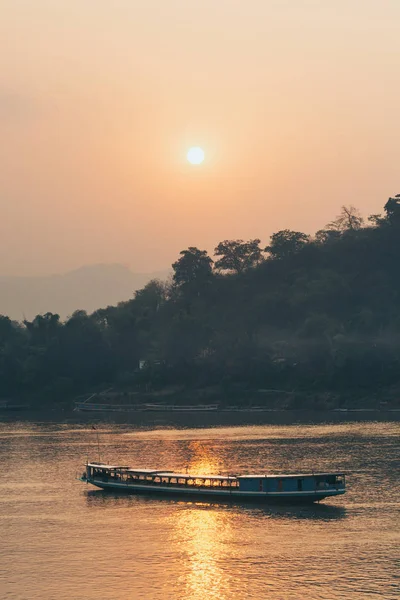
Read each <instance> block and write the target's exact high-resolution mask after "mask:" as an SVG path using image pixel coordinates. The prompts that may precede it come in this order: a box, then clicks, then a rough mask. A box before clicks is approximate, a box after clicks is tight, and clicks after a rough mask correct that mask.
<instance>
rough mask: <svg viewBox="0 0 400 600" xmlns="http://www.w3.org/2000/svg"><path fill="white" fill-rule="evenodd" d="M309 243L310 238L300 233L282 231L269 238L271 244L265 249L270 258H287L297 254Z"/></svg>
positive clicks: (287, 230)
mask: <svg viewBox="0 0 400 600" xmlns="http://www.w3.org/2000/svg"><path fill="white" fill-rule="evenodd" d="M309 241H310V236H308V235H307V234H305V233H301V232H300V231H290V230H289V229H283V230H282V231H278V232H277V233H274V234H273V235H272V236H271V243H270V245H269V246H267V247H266V248H265V252H269V253H270V254H271V256H272V258H278V259H282V258H288V257H289V256H293V255H294V254H297V253H298V252H300V250H302V248H304V246H306V245H307V244H308V243H309Z"/></svg>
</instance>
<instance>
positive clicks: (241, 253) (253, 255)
mask: <svg viewBox="0 0 400 600" xmlns="http://www.w3.org/2000/svg"><path fill="white" fill-rule="evenodd" d="M259 244H260V240H259V239H255V240H249V241H248V242H244V241H243V240H225V241H224V242H220V243H219V244H218V246H217V247H216V248H215V250H214V253H215V256H221V258H220V259H219V260H217V261H216V262H215V267H216V268H217V269H219V270H221V271H234V272H235V273H243V271H246V270H247V269H249V268H251V267H255V266H256V265H258V264H259V263H260V262H261V261H262V250H261V248H260V246H259Z"/></svg>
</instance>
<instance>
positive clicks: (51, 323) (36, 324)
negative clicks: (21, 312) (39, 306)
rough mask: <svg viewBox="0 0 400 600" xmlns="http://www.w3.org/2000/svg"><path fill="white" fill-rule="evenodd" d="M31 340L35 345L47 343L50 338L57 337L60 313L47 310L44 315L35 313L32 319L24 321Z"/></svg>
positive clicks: (59, 327)
mask: <svg viewBox="0 0 400 600" xmlns="http://www.w3.org/2000/svg"><path fill="white" fill-rule="evenodd" d="M24 325H25V327H26V328H27V330H28V332H29V334H30V336H31V340H32V342H33V343H35V344H37V345H43V346H44V345H47V344H48V343H49V342H50V341H51V340H53V339H54V338H55V337H57V334H58V332H59V331H60V329H61V327H62V325H61V323H60V315H57V314H53V313H51V312H47V313H46V314H44V315H37V316H36V317H35V318H34V319H33V321H27V320H25V321H24Z"/></svg>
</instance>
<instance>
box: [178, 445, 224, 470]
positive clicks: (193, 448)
mask: <svg viewBox="0 0 400 600" xmlns="http://www.w3.org/2000/svg"><path fill="white" fill-rule="evenodd" d="M188 454H189V456H190V460H189V464H188V466H187V469H188V472H189V473H190V474H191V475H218V474H219V473H221V474H222V471H223V470H224V468H223V465H222V463H221V461H220V460H219V459H218V453H217V452H213V447H212V446H210V445H206V444H205V443H204V442H199V441H191V442H190V443H189V444H188ZM224 474H225V473H224Z"/></svg>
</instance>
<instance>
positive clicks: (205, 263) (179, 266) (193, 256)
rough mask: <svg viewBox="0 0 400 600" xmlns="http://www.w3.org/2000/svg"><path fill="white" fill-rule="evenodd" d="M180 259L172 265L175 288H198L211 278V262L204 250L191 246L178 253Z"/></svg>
mask: <svg viewBox="0 0 400 600" xmlns="http://www.w3.org/2000/svg"><path fill="white" fill-rule="evenodd" d="M180 255H181V258H180V259H178V260H177V261H176V262H174V264H173V265H172V268H173V270H174V275H173V281H174V284H175V285H176V286H177V287H181V288H195V287H196V288H199V287H200V286H201V285H203V284H204V283H206V282H207V281H209V280H210V279H211V277H212V264H213V260H212V259H211V258H210V257H209V256H208V254H207V251H206V250H199V249H198V248H196V247H194V246H191V247H190V248H188V249H187V250H182V252H180Z"/></svg>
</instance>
